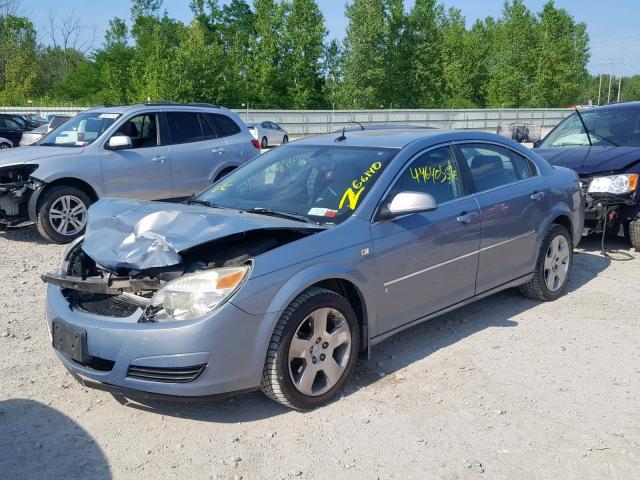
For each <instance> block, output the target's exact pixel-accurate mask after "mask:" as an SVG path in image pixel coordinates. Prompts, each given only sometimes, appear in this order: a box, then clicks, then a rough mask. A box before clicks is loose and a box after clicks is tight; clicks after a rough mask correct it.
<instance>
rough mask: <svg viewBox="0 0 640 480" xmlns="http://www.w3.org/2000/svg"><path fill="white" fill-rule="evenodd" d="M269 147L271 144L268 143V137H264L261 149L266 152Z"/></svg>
mask: <svg viewBox="0 0 640 480" xmlns="http://www.w3.org/2000/svg"><path fill="white" fill-rule="evenodd" d="M268 146H269V143H268V142H267V137H262V141H261V142H260V147H261V148H262V149H263V150H264V149H265V148H267V147H268Z"/></svg>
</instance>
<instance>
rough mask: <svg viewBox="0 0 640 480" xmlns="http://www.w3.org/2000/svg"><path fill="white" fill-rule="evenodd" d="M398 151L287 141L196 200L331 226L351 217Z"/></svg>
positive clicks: (235, 172) (232, 174)
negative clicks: (302, 143)
mask: <svg viewBox="0 0 640 480" xmlns="http://www.w3.org/2000/svg"><path fill="white" fill-rule="evenodd" d="M396 153H397V150H395V149H385V148H366V147H343V146H314V145H287V146H286V147H279V148H276V149H274V150H271V151H269V152H267V153H265V154H263V155H261V156H259V157H258V158H256V159H255V160H252V161H251V162H249V163H247V164H245V165H244V166H243V167H242V168H239V169H238V170H236V171H234V172H233V173H231V174H230V175H228V176H227V177H225V178H223V179H222V180H220V181H218V182H216V183H215V184H214V185H213V187H212V188H210V189H208V190H206V191H204V192H203V193H201V194H200V195H198V197H197V200H199V201H202V202H209V203H211V204H213V205H215V206H218V207H222V208H233V209H238V210H253V211H255V212H256V213H264V214H269V212H271V213H276V212H279V213H287V214H293V215H296V216H298V217H300V218H305V219H307V220H308V221H312V222H317V223H325V224H334V223H340V222H342V221H344V220H346V219H347V218H348V217H350V216H351V214H352V213H353V211H354V210H355V209H356V208H357V207H358V205H360V204H361V203H362V200H363V199H364V197H365V196H366V195H367V193H368V192H369V191H370V190H371V187H372V185H373V184H374V183H375V182H376V181H377V180H378V178H379V177H380V174H381V173H382V171H383V170H384V169H385V168H386V166H387V165H388V164H389V162H390V161H391V159H392V158H393V157H394V156H395V155H396Z"/></svg>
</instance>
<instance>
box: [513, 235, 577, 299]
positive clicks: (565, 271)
mask: <svg viewBox="0 0 640 480" xmlns="http://www.w3.org/2000/svg"><path fill="white" fill-rule="evenodd" d="M572 267H573V242H572V240H571V235H570V234H569V232H568V231H567V229H566V228H565V227H563V226H562V225H557V224H552V225H550V226H549V227H548V228H547V231H546V232H545V236H544V238H543V240H542V244H541V246H540V252H539V253H538V261H537V262H536V270H535V272H534V275H533V278H532V279H531V280H530V281H529V282H527V283H525V284H524V285H522V286H521V287H520V292H521V293H522V294H523V295H524V296H526V297H529V298H534V299H537V300H544V301H552V300H555V299H557V298H558V297H560V296H562V294H564V292H565V290H566V288H567V283H568V280H569V276H570V274H571V268H572Z"/></svg>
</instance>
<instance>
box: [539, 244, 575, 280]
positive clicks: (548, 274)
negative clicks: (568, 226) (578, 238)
mask: <svg viewBox="0 0 640 480" xmlns="http://www.w3.org/2000/svg"><path fill="white" fill-rule="evenodd" d="M570 253H571V252H570V249H569V242H568V241H567V239H566V238H565V236H564V235H556V236H555V237H553V240H551V243H550V244H549V248H548V249H547V254H546V256H545V259H544V282H545V284H546V285H547V288H548V289H549V290H550V291H552V292H557V291H558V290H560V289H561V288H562V287H563V286H564V282H565V281H566V279H567V275H568V273H569V262H570V259H571V256H570Z"/></svg>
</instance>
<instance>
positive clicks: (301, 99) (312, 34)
mask: <svg viewBox="0 0 640 480" xmlns="http://www.w3.org/2000/svg"><path fill="white" fill-rule="evenodd" d="M326 34H327V32H326V29H325V27H324V17H323V15H322V13H320V8H319V7H318V4H317V2H316V1H315V0H293V1H292V2H291V5H290V7H289V9H288V12H287V15H286V17H285V19H284V28H283V47H284V56H283V63H282V74H283V76H284V78H285V79H286V84H285V86H286V98H287V100H288V105H287V107H289V108H296V109H308V108H314V107H317V106H319V105H320V104H321V102H322V99H321V94H322V76H321V75H322V55H323V53H324V38H325V36H326Z"/></svg>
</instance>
